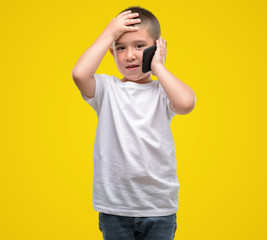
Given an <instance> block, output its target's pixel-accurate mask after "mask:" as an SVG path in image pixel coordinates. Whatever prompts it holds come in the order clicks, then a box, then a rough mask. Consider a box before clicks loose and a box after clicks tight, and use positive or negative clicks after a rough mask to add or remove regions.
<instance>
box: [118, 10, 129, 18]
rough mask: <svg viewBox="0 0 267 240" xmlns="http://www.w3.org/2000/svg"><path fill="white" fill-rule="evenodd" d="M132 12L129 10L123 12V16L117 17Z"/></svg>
mask: <svg viewBox="0 0 267 240" xmlns="http://www.w3.org/2000/svg"><path fill="white" fill-rule="evenodd" d="M131 12H132V11H131V10H128V11H125V12H122V13H121V14H119V15H118V16H117V17H122V16H124V15H127V14H129V13H131Z"/></svg>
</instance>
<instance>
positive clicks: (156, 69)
mask: <svg viewBox="0 0 267 240" xmlns="http://www.w3.org/2000/svg"><path fill="white" fill-rule="evenodd" d="M165 69H166V67H165V66H164V65H163V64H161V63H158V64H156V65H154V67H153V70H152V71H151V73H152V74H153V75H154V76H156V77H157V78H159V76H160V74H161V73H162V71H164V70H165Z"/></svg>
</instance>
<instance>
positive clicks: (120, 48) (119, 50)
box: [116, 47, 124, 51]
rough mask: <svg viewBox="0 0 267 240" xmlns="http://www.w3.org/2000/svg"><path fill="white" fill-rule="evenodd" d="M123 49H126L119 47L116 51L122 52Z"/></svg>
mask: <svg viewBox="0 0 267 240" xmlns="http://www.w3.org/2000/svg"><path fill="white" fill-rule="evenodd" d="M123 49H124V47H117V49H116V50H118V51H120V50H123Z"/></svg>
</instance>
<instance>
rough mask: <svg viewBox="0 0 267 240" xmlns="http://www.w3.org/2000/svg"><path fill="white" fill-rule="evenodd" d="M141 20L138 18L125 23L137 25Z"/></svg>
mask: <svg viewBox="0 0 267 240" xmlns="http://www.w3.org/2000/svg"><path fill="white" fill-rule="evenodd" d="M140 22H141V19H140V18H136V19H128V20H127V21H126V25H132V24H137V23H140Z"/></svg>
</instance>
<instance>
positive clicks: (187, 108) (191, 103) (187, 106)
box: [173, 95, 196, 115]
mask: <svg viewBox="0 0 267 240" xmlns="http://www.w3.org/2000/svg"><path fill="white" fill-rule="evenodd" d="M195 105H196V96H195V95H194V97H193V98H192V99H190V100H188V101H185V103H184V104H183V105H181V104H176V105H173V108H174V112H176V113H177V114H179V115H186V114H188V113H190V112H192V111H193V109H194V108H195Z"/></svg>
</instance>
